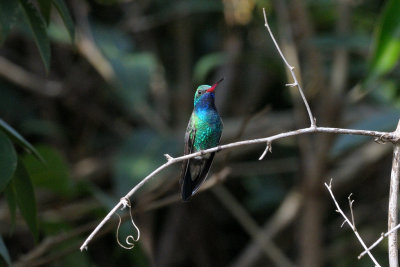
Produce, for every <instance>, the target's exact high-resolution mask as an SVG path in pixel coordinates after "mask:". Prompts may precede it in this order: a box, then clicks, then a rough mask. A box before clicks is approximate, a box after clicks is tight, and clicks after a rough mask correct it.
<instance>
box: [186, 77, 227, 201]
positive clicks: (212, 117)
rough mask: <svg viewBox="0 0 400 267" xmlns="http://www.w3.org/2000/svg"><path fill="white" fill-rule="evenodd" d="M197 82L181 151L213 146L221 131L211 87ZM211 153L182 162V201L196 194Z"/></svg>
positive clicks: (212, 154) (187, 151) (207, 166)
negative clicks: (197, 85) (183, 146)
mask: <svg viewBox="0 0 400 267" xmlns="http://www.w3.org/2000/svg"><path fill="white" fill-rule="evenodd" d="M222 80H223V79H221V80H219V81H218V82H216V83H215V84H214V85H213V86H209V85H200V86H199V87H198V88H197V90H196V93H195V95H194V109H193V112H192V116H191V117H190V121H189V124H188V126H187V129H186V133H185V148H184V154H185V155H186V154H191V153H194V152H197V151H201V150H205V149H208V148H212V147H215V146H217V145H218V144H219V140H220V139H221V133H222V128H223V125H222V120H221V118H220V116H219V114H218V111H217V109H216V107H215V103H214V99H215V94H214V92H215V88H216V87H217V86H218V83H220V82H221V81H222ZM214 155H215V152H213V153H209V154H205V155H202V156H197V157H195V158H191V159H188V160H185V161H183V164H182V173H181V180H180V182H181V193H182V200H183V201H187V200H189V198H190V197H191V196H192V195H194V194H195V193H196V191H197V190H198V189H199V187H200V185H201V184H202V183H203V182H204V180H205V179H206V177H207V174H208V171H209V169H210V167H211V163H212V161H213V159H214Z"/></svg>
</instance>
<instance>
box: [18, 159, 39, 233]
mask: <svg viewBox="0 0 400 267" xmlns="http://www.w3.org/2000/svg"><path fill="white" fill-rule="evenodd" d="M12 182H13V184H14V188H15V196H16V200H17V204H18V208H19V210H20V211H21V215H22V217H24V219H25V221H26V223H27V224H28V226H29V229H30V230H31V232H32V234H33V236H34V237H35V239H37V237H38V227H37V217H36V216H37V215H36V199H35V194H34V191H33V186H32V182H31V180H30V178H29V174H28V172H27V171H26V169H25V166H24V164H23V162H22V161H21V160H19V161H18V166H17V170H16V171H15V174H14V177H13V180H12Z"/></svg>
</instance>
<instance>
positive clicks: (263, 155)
mask: <svg viewBox="0 0 400 267" xmlns="http://www.w3.org/2000/svg"><path fill="white" fill-rule="evenodd" d="M268 152H270V153H272V144H271V142H267V146H266V147H265V150H264V152H263V153H262V154H261V156H260V157H259V158H258V160H262V159H264V157H265V156H266V155H267V153H268Z"/></svg>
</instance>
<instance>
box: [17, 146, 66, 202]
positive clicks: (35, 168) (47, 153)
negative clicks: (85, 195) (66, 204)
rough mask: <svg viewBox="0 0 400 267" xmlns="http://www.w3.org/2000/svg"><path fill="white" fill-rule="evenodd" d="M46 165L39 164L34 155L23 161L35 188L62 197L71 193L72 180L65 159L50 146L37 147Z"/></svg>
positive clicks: (27, 156) (25, 157) (26, 156)
mask: <svg viewBox="0 0 400 267" xmlns="http://www.w3.org/2000/svg"><path fill="white" fill-rule="evenodd" d="M37 150H38V151H39V153H40V155H42V157H43V158H44V160H45V161H46V164H39V162H38V161H37V159H36V158H35V157H33V156H32V155H25V156H24V158H23V160H24V163H25V166H26V169H27V170H28V172H29V175H30V177H31V179H32V183H33V184H34V185H35V186H39V187H43V188H47V189H50V190H52V191H54V192H56V193H59V194H62V195H65V196H66V195H68V194H69V193H71V186H72V184H71V180H70V179H69V173H68V166H67V164H66V161H65V159H64V157H63V156H62V155H61V154H60V152H58V151H57V150H56V149H54V148H52V147H49V146H44V145H42V146H37Z"/></svg>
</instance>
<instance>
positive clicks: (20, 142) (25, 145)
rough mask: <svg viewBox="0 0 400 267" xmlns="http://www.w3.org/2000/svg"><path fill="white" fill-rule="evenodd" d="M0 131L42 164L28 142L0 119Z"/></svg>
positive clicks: (37, 153)
mask: <svg viewBox="0 0 400 267" xmlns="http://www.w3.org/2000/svg"><path fill="white" fill-rule="evenodd" d="M0 129H1V130H3V131H4V132H5V133H6V134H7V135H8V136H9V137H10V138H11V139H12V140H13V141H14V142H16V143H17V144H18V145H20V146H22V147H23V148H25V149H26V150H28V151H29V152H31V153H32V154H33V155H35V157H36V158H37V159H38V160H40V161H41V162H44V160H43V158H42V156H41V155H40V154H39V152H37V150H36V149H35V148H34V147H33V146H32V145H31V144H30V143H29V142H28V141H26V140H25V138H24V137H23V136H22V135H20V134H19V133H18V132H17V131H16V130H15V129H14V128H12V127H11V126H10V125H9V124H8V123H6V122H5V121H3V120H2V119H0Z"/></svg>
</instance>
